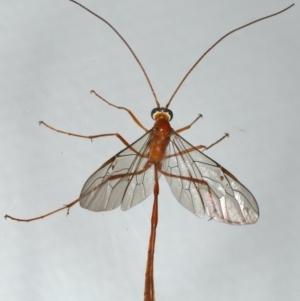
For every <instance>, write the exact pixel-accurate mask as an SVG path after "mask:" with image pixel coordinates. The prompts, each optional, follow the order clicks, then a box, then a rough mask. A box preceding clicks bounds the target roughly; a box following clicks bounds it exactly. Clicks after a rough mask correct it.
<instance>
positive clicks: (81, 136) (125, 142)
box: [39, 121, 130, 147]
mask: <svg viewBox="0 0 300 301" xmlns="http://www.w3.org/2000/svg"><path fill="white" fill-rule="evenodd" d="M41 124H43V125H44V126H46V127H47V128H49V129H50V130H52V131H55V132H58V133H61V134H65V135H69V136H74V137H79V138H85V139H90V140H91V141H92V140H93V139H96V138H100V137H108V136H116V137H117V138H119V139H120V140H121V141H122V142H123V143H124V144H125V145H126V146H127V147H128V146H130V144H129V143H128V142H127V141H126V140H125V139H124V138H123V137H122V136H121V135H120V134H118V133H108V134H100V135H90V136H85V135H78V134H73V133H68V132H65V131H61V130H58V129H56V128H54V127H52V126H51V125H49V124H47V123H45V122H44V121H39V125H41Z"/></svg>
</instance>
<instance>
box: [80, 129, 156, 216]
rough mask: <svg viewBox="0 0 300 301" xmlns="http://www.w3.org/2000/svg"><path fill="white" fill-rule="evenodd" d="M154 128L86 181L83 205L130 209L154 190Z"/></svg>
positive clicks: (102, 208)
mask: <svg viewBox="0 0 300 301" xmlns="http://www.w3.org/2000/svg"><path fill="white" fill-rule="evenodd" d="M150 136H151V131H149V132H147V133H146V134H145V135H144V136H142V137H141V138H140V139H138V140H137V141H136V142H134V143H133V144H132V145H131V146H129V147H127V148H125V149H124V150H122V151H121V152H119V153H118V154H116V155H115V156H114V157H112V158H111V159H110V160H108V161H107V162H106V163H104V164H103V165H102V166H101V167H100V168H99V169H98V170H97V171H95V172H94V173H93V174H92V175H91V176H90V178H89V179H88V180H87V181H86V183H85V184H84V186H83V188H82V191H81V194H80V206H81V207H83V208H86V209H89V210H92V211H106V210H112V209H115V208H116V207H118V206H120V205H121V208H122V210H127V209H129V208H131V207H132V206H135V205H137V204H138V203H140V202H141V201H143V200H144V199H145V198H147V196H148V195H149V194H150V193H151V192H152V191H153V186H154V167H153V166H150V165H149V166H147V167H146V163H147V161H148V154H149V139H150Z"/></svg>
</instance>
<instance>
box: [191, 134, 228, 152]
mask: <svg viewBox="0 0 300 301" xmlns="http://www.w3.org/2000/svg"><path fill="white" fill-rule="evenodd" d="M226 137H228V138H229V134H228V133H225V134H224V136H223V137H221V138H220V139H219V140H217V141H216V142H214V143H212V144H211V145H210V146H207V147H206V148H205V149H204V150H208V149H210V148H211V147H213V146H215V145H216V144H218V143H219V142H221V141H222V140H223V139H225V138H226ZM196 148H197V146H196Z"/></svg>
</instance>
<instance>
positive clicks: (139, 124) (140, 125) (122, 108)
mask: <svg viewBox="0 0 300 301" xmlns="http://www.w3.org/2000/svg"><path fill="white" fill-rule="evenodd" d="M91 93H92V94H95V95H96V96H97V97H99V98H100V99H101V100H103V101H104V102H106V103H107V104H108V105H110V106H112V107H114V108H117V109H119V110H125V111H126V112H127V113H128V114H129V115H130V116H131V118H132V119H133V121H134V122H135V123H136V124H137V125H138V126H139V127H140V128H142V129H143V130H144V131H145V132H148V130H147V129H146V128H145V127H144V126H143V125H142V124H141V122H140V121H139V120H138V119H137V118H136V117H135V115H134V114H133V113H132V112H131V111H130V110H128V109H127V108H124V107H118V106H116V105H114V104H112V103H110V102H109V101H107V100H106V99H105V98H104V97H102V96H100V95H99V94H97V92H95V91H94V90H92V91H91Z"/></svg>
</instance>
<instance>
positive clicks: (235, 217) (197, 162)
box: [161, 132, 259, 225]
mask: <svg viewBox="0 0 300 301" xmlns="http://www.w3.org/2000/svg"><path fill="white" fill-rule="evenodd" d="M161 173H162V174H164V175H165V176H166V179H167V181H168V183H169V185H170V187H171V190H172V192H173V194H174V196H175V197H176V199H177V200H178V201H179V203H180V204H181V205H183V206H184V207H185V208H187V209H188V210H190V211H191V212H193V213H194V214H195V215H197V216H198V217H204V216H205V215H207V216H208V217H210V218H211V219H214V220H216V221H219V222H224V223H227V224H234V225H243V224H253V223H255V222H256V221H257V220H258V217H259V209H258V205H257V202H256V200H255V198H254V196H253V195H252V194H251V192H250V191H249V190H248V189H247V188H246V187H245V186H244V185H243V184H242V183H240V182H239V181H238V180H237V179H236V178H235V177H234V176H233V175H232V174H231V173H230V172H228V171H227V170H226V169H225V168H223V167H222V166H220V165H219V164H218V163H217V162H215V161H213V160H212V159H210V158H209V157H207V156H206V155H204V154H203V153H202V152H200V151H199V150H198V149H196V148H195V147H193V146H192V145H191V144H189V143H188V142H187V141H186V140H184V139H183V138H182V137H181V136H180V135H178V134H177V133H176V132H174V134H173V135H172V137H171V141H170V143H169V146H168V149H167V153H166V157H165V160H164V162H163V165H162V168H161Z"/></svg>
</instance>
